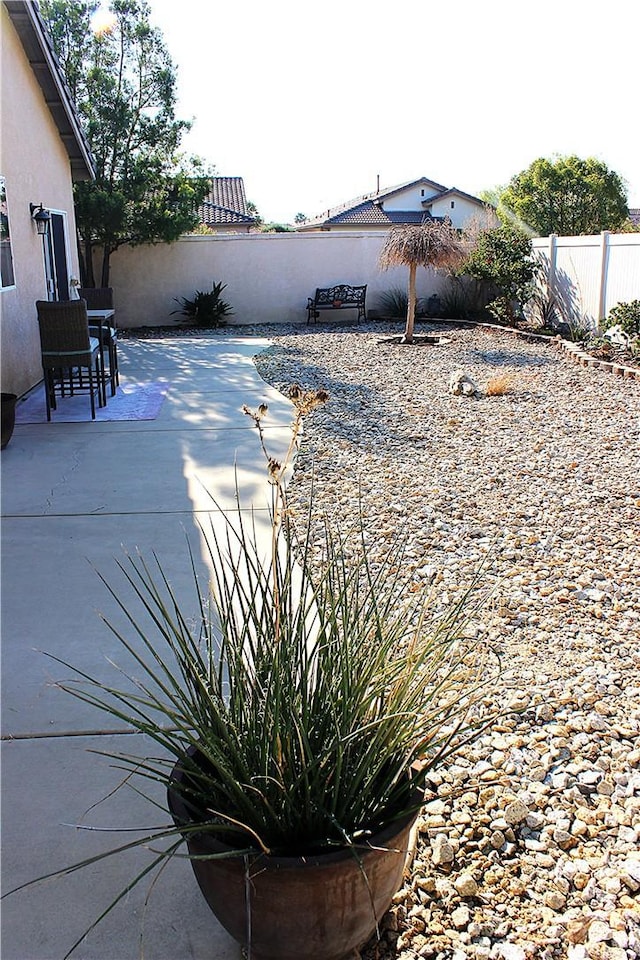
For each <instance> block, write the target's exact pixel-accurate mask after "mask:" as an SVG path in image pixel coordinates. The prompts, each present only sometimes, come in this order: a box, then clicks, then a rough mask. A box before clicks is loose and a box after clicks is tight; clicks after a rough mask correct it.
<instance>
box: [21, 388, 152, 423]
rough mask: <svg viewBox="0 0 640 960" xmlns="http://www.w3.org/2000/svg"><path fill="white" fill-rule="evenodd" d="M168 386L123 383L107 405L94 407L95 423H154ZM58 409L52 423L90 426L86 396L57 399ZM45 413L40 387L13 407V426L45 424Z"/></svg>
mask: <svg viewBox="0 0 640 960" xmlns="http://www.w3.org/2000/svg"><path fill="white" fill-rule="evenodd" d="M167 387H168V384H166V383H126V384H124V385H123V386H120V387H118V389H117V390H116V395H115V397H111V396H109V395H108V394H109V388H107V405H106V407H98V406H97V405H96V422H97V421H110V420H155V419H156V417H157V416H158V414H159V412H160V408H161V407H162V404H163V401H164V398H165V395H166V392H167ZM57 404H58V409H57V410H52V411H51V422H52V423H80V422H82V421H86V420H88V421H89V422H91V402H90V400H89V397H88V395H87V394H79V395H76V396H74V397H58V398H57ZM46 422H47V410H46V403H45V396H44V385H43V384H40V385H39V386H38V387H36V388H35V390H33V391H32V392H31V393H30V394H28V395H27V396H26V397H25V398H24V400H19V401H18V403H17V404H16V423H46Z"/></svg>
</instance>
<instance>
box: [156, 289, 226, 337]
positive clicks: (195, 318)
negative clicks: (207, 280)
mask: <svg viewBox="0 0 640 960" xmlns="http://www.w3.org/2000/svg"><path fill="white" fill-rule="evenodd" d="M225 287H226V283H214V284H213V289H212V290H211V291H209V292H203V291H202V290H196V293H195V296H194V298H193V300H189V299H188V298H187V297H174V300H175V302H176V303H179V304H180V309H179V310H172V311H171V313H172V314H174V313H180V314H182V316H183V317H184V320H179V321H178V322H179V323H190V324H192V325H193V326H196V327H223V326H224V325H225V323H226V322H227V321H226V318H227V317H230V316H232V314H233V311H232V309H231V305H230V304H229V303H227V301H226V300H221V299H220V294H221V293H222V291H223V290H224V289H225Z"/></svg>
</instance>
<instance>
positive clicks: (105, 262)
mask: <svg viewBox="0 0 640 960" xmlns="http://www.w3.org/2000/svg"><path fill="white" fill-rule="evenodd" d="M110 259H111V247H110V246H109V244H108V243H106V244H105V245H104V247H103V249H102V279H101V281H100V286H101V287H108V286H109V271H110V268H111V264H110Z"/></svg>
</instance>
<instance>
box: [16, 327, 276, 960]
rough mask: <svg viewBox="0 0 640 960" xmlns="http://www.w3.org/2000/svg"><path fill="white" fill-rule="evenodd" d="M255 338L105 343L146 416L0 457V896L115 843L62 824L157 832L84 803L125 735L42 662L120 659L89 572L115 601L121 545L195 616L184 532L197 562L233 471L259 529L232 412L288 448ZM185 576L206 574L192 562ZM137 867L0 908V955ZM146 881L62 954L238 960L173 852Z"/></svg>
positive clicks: (250, 458) (63, 924)
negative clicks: (153, 567) (248, 412)
mask: <svg viewBox="0 0 640 960" xmlns="http://www.w3.org/2000/svg"><path fill="white" fill-rule="evenodd" d="M266 345H267V341H265V340H258V339H251V338H246V337H225V338H224V339H217V338H206V337H203V338H196V339H178V340H176V339H171V340H165V341H158V340H156V341H148V340H146V341H134V340H129V341H123V342H122V343H121V346H120V356H121V379H122V381H123V382H126V383H135V382H147V381H149V380H155V381H158V380H160V381H166V384H167V395H166V398H165V400H164V403H163V405H162V408H161V410H160V413H159V415H158V417H157V419H155V420H148V421H119V422H104V423H95V422H94V423H92V422H91V421H87V422H84V423H50V424H47V423H43V424H30V425H18V426H16V430H15V433H14V435H13V438H12V440H11V442H10V444H9V446H8V447H7V449H6V450H5V451H3V454H2V694H3V704H2V733H3V743H2V877H3V891H6V890H8V889H11V888H12V887H14V886H16V885H18V884H21V883H24V882H26V881H28V880H30V879H33V878H35V877H38V876H40V875H42V874H45V873H47V872H50V871H53V870H56V869H58V868H62V867H64V866H66V865H68V864H72V863H74V862H76V861H78V860H81V859H83V858H85V857H87V856H90V855H92V854H93V853H94V852H97V851H99V850H101V849H108V848H109V847H111V846H113V845H115V844H116V843H121V842H124V841H125V840H127V839H130V838H131V835H125V836H124V837H123V836H122V835H121V834H117V835H116V834H113V833H110V834H109V833H108V834H105V833H103V832H98V831H87V830H79V829H77V828H76V825H77V824H80V823H82V824H85V825H91V826H92V827H101V828H104V827H119V828H121V827H145V826H149V825H162V824H165V823H167V822H168V815H166V817H165V816H164V815H163V812H162V810H157V809H156V810H154V808H153V807H152V806H150V804H149V803H148V802H147V801H145V800H143V799H141V798H140V797H139V796H138V795H137V794H136V793H135V792H133V790H131V789H129V788H127V787H124V788H123V789H121V790H119V791H118V792H117V793H116V794H115V795H114V796H109V797H108V799H107V800H106V801H105V802H104V803H98V802H99V801H100V800H101V799H102V798H104V797H107V796H108V795H109V794H110V793H111V792H112V791H113V790H114V788H115V787H116V786H117V785H118V784H119V782H120V780H121V777H122V774H121V772H120V771H118V770H116V769H114V768H113V766H112V765H110V764H112V761H109V760H108V759H106V758H104V757H99V756H95V755H92V754H91V753H90V752H88V751H91V750H122V751H125V752H127V751H129V752H131V753H136V754H138V753H142V754H144V753H145V745H144V744H143V743H142V742H141V741H142V739H143V738H142V737H141V736H140V735H139V734H135V735H133V734H131V733H130V732H128V731H127V729H125V728H124V727H123V726H119V725H118V724H117V723H116V722H115V721H112V720H111V718H110V717H107V716H106V715H104V714H102V713H100V712H98V711H96V710H95V709H93V708H91V707H89V706H86V705H85V704H83V703H82V702H81V701H79V700H76V699H75V698H73V697H71V696H69V695H68V694H67V693H64V692H63V691H61V690H60V689H59V688H58V687H57V686H56V681H58V680H61V679H65V678H68V676H69V674H70V672H69V670H67V669H65V668H64V667H62V666H60V665H59V664H58V663H56V662H55V661H53V660H51V659H48V658H47V657H46V656H45V655H44V652H46V653H49V654H53V655H54V656H56V657H59V658H61V659H63V660H66V661H68V662H70V663H72V664H73V665H74V666H77V667H79V668H81V669H86V670H87V672H90V673H92V674H94V675H96V676H98V677H99V678H101V679H103V678H104V679H107V678H112V677H113V667H112V666H111V665H110V664H109V663H108V660H109V658H113V659H114V660H117V659H118V657H119V656H121V651H120V648H119V645H118V643H117V641H116V640H115V638H114V637H113V636H112V634H111V633H110V631H109V630H108V628H107V627H106V626H105V624H104V623H103V622H102V620H101V616H100V614H103V615H105V616H106V617H107V618H109V619H113V620H114V621H115V622H116V623H122V614H119V613H118V611H117V608H116V605H115V602H114V600H113V599H112V598H111V597H110V595H109V593H108V592H107V590H106V589H105V587H104V585H103V584H102V583H101V581H100V579H99V577H98V576H97V573H96V571H99V572H100V573H101V574H103V575H104V576H105V577H106V579H107V580H108V581H109V582H110V583H111V584H114V585H115V584H118V583H119V584H120V586H119V587H118V590H119V591H120V590H121V589H122V590H126V589H127V587H126V585H125V583H124V580H123V578H122V575H121V574H120V573H119V571H118V568H117V565H116V561H117V560H118V559H123V558H124V551H125V550H128V551H130V552H133V551H135V550H137V549H139V550H140V551H141V553H142V554H143V555H144V556H145V557H151V553H152V552H155V553H156V554H157V555H158V557H159V558H160V560H161V562H162V565H163V568H164V569H165V571H166V573H167V576H168V578H169V579H170V581H171V583H172V587H173V589H174V590H175V592H176V593H177V595H178V596H179V597H185V598H188V600H185V602H187V603H193V605H194V606H193V610H194V613H195V602H196V601H195V595H194V590H193V582H192V578H191V574H190V570H189V564H188V556H187V550H186V543H185V537H188V538H189V541H190V542H191V543H192V544H194V545H195V546H196V552H199V538H200V537H201V534H200V532H199V528H198V527H197V525H196V521H200V522H201V523H202V522H204V523H205V525H206V523H208V522H209V521H210V519H211V520H212V521H213V522H214V523H220V522H221V513H223V512H226V511H234V510H235V509H236V477H237V482H238V485H239V492H240V500H241V506H242V508H243V509H248V508H250V507H252V508H254V509H255V511H256V516H257V517H258V518H259V522H261V523H262V524H263V529H264V531H265V532H266V531H267V529H268V513H267V502H268V501H267V497H268V484H267V482H266V469H265V463H264V457H263V455H262V452H261V450H260V445H259V440H258V435H257V431H256V430H255V427H254V426H253V424H252V421H251V420H250V419H249V418H248V417H247V416H245V415H244V414H243V413H242V412H241V407H242V405H243V404H245V403H246V404H248V405H249V406H257V405H258V404H259V403H260V402H263V401H265V402H267V403H268V404H269V418H268V428H267V429H268V436H269V443H270V445H271V448H272V452H273V453H274V455H276V456H278V455H282V454H283V453H284V450H285V449H286V445H287V443H288V440H289V436H290V431H289V424H290V422H291V418H292V417H291V411H292V407H291V404H290V402H289V401H288V400H286V399H285V398H284V397H282V396H281V395H280V394H278V393H277V392H275V391H274V390H273V389H272V388H270V387H268V386H267V385H266V384H265V383H263V381H262V380H261V379H260V377H259V376H258V374H257V372H256V369H255V366H254V364H253V361H252V357H253V356H254V355H255V353H257V352H258V351H259V350H261V349H263V348H264V347H265V346H266ZM87 406H88V402H87ZM214 500H215V502H216V504H217V506H216V504H214V502H213V501H214ZM199 572H200V573H201V574H202V577H203V578H206V576H207V570H206V566H205V563H204V560H202V569H201V570H200V571H199ZM130 589H131V588H129V590H130ZM132 741H135V745H133V744H132ZM157 749H158V748H157V747H156V746H154V745H153V744H150V745H149V750H150V752H151V753H152V752H153V751H154V750H155V751H157ZM163 799H164V798H163V797H162V795H161V793H159V794H158V800H159V801H160V802H161V803H162V802H163ZM95 804H98V806H96V807H94V806H93V805H95ZM151 859H152V855H151V853H150V852H149V851H143V850H137V851H135V852H134V853H133V854H132V855H130V854H127V855H125V856H122V857H117V858H112V859H108V860H106V861H104V862H102V863H100V864H97V865H94V866H92V867H91V868H89V869H87V870H82V871H80V872H78V873H75V874H72V875H70V876H67V877H64V878H56V879H54V880H51V881H48V882H46V883H44V884H39V885H36V886H35V887H32V888H29V889H28V890H25V891H22V892H20V893H18V894H16V895H15V896H12V897H10V898H8V899H7V900H5V901H3V909H2V957H3V960H27V958H28V960H59V958H61V957H62V956H64V955H65V953H66V952H67V950H68V949H69V948H70V946H71V945H72V944H73V943H74V942H75V940H76V939H77V938H78V937H79V936H80V935H81V934H82V933H83V931H84V930H85V929H86V927H88V926H89V924H90V923H91V922H92V921H93V920H95V919H96V918H97V917H98V916H99V915H100V913H101V912H102V911H103V910H104V909H105V908H106V907H107V906H108V905H109V904H110V903H111V901H112V899H113V898H114V897H116V896H117V894H118V893H119V892H120V891H121V889H122V888H123V886H124V885H125V884H126V883H127V882H128V881H129V880H130V879H131V877H132V876H133V875H134V874H135V872H137V870H136V867H137V869H138V870H139V869H143V868H144V866H145V865H147V864H149V863H150V862H151ZM149 887H150V881H149V879H148V878H146V879H145V880H144V881H143V882H142V883H141V884H140V885H139V887H136V888H135V889H134V890H133V891H132V892H130V893H129V894H128V895H127V896H126V898H125V899H124V900H123V901H122V902H121V903H119V904H118V906H117V907H116V908H115V910H114V911H113V912H112V913H111V914H110V915H109V916H108V917H107V918H106V919H105V921H104V922H102V923H101V924H99V926H98V927H97V928H96V929H95V930H94V931H93V932H92V933H91V934H90V935H89V936H88V937H87V939H86V940H85V941H84V942H83V944H82V945H81V946H80V947H79V948H78V949H77V951H76V952H75V953H74V956H78V957H82V958H83V960H129V958H131V960H134V958H137V957H139V956H140V950H141V942H140V940H141V938H142V949H143V952H144V956H145V958H146V960H237V958H239V957H240V949H239V947H238V946H237V945H236V944H235V943H234V942H233V941H232V940H231V939H230V937H229V936H228V935H227V934H226V932H225V931H224V930H223V929H222V927H221V926H220V925H219V924H218V923H217V921H216V920H215V918H214V917H213V914H212V913H211V912H210V911H209V909H208V907H207V906H206V904H205V902H204V899H203V898H202V896H201V894H200V892H199V890H198V888H197V885H196V882H195V879H194V877H193V874H192V871H191V867H190V864H189V862H188V861H187V860H186V859H174V860H173V861H172V862H171V863H170V864H169V865H168V867H167V868H166V869H165V870H164V871H163V872H162V874H161V876H160V878H159V880H158V882H157V883H156V884H155V886H154V888H153V890H152V891H151V895H150V896H149V898H148V902H146V903H145V899H146V896H147V894H148V892H149Z"/></svg>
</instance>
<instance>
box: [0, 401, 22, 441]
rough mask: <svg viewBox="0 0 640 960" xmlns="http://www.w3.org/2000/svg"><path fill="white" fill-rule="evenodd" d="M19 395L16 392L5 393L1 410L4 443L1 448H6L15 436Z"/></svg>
mask: <svg viewBox="0 0 640 960" xmlns="http://www.w3.org/2000/svg"><path fill="white" fill-rule="evenodd" d="M17 400H18V396H17V394H15V393H3V394H2V404H1V406H0V411H1V413H2V444H1V445H0V450H4V448H5V447H6V446H7V444H8V443H9V440H11V437H12V436H13V428H14V427H15V423H16V403H17Z"/></svg>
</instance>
